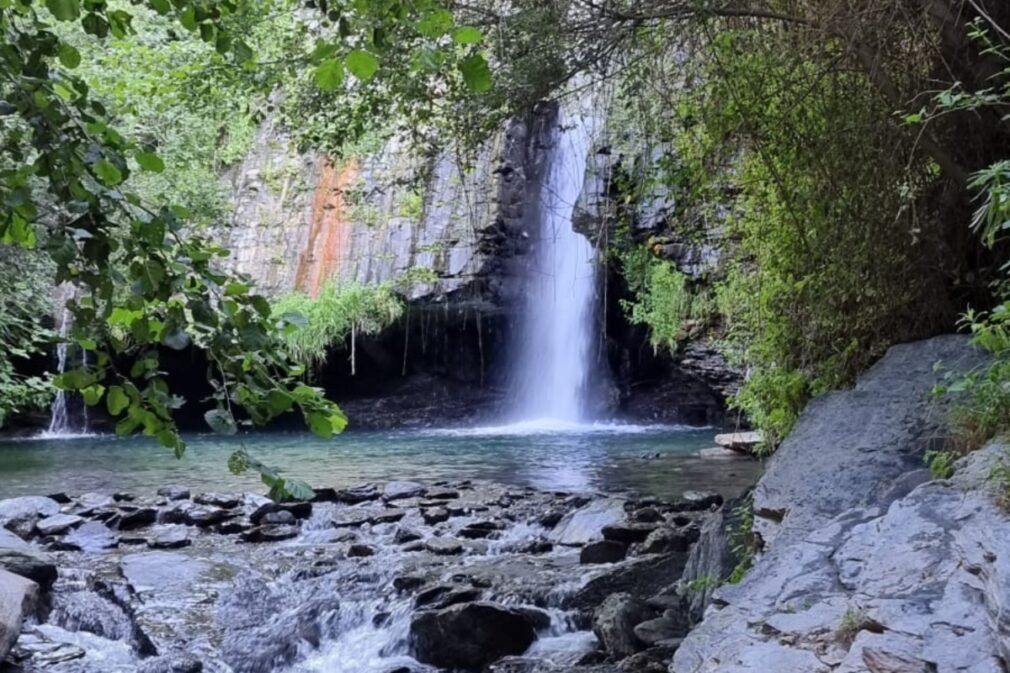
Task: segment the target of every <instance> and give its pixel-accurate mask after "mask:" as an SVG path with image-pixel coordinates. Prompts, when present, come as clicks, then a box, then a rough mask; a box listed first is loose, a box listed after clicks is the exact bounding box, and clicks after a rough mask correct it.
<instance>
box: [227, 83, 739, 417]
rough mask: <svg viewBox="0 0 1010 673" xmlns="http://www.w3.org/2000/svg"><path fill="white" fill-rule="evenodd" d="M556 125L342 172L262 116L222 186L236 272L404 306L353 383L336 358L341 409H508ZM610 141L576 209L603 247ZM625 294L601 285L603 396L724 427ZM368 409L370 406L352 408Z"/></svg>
mask: <svg viewBox="0 0 1010 673" xmlns="http://www.w3.org/2000/svg"><path fill="white" fill-rule="evenodd" d="M583 105H584V106H585V105H589V106H590V107H592V106H594V105H596V103H595V102H593V101H589V102H588V103H583ZM594 109H595V108H594ZM589 112H590V113H592V110H590V111H589ZM557 114H558V110H557V107H556V106H555V105H550V104H545V105H542V106H539V107H538V108H537V109H535V110H532V111H531V112H530V114H529V115H527V117H526V118H524V119H516V120H513V121H511V122H510V123H509V124H507V125H506V126H505V127H504V128H502V129H501V130H500V131H499V132H498V133H497V134H495V136H494V137H492V138H490V139H489V140H488V142H487V143H486V144H485V145H484V146H483V147H482V148H481V149H480V150H479V152H477V153H476V155H475V156H472V157H470V159H471V160H470V161H469V162H464V161H462V160H461V158H460V157H458V156H457V154H456V153H455V152H454V151H453V150H451V149H450V150H446V151H444V152H442V153H441V154H439V155H438V156H434V157H425V156H418V155H417V154H416V153H414V152H412V151H411V148H410V147H408V146H407V144H406V143H404V142H402V141H400V140H398V139H396V138H393V139H392V140H390V141H388V142H387V143H386V144H385V146H384V147H382V149H381V150H380V151H378V152H376V153H375V154H374V155H372V156H364V157H358V158H351V159H347V160H343V161H340V162H335V161H332V160H330V159H329V158H327V157H325V156H321V155H313V154H305V153H299V152H298V151H297V149H296V148H295V147H294V144H293V142H292V139H291V138H290V136H289V134H287V133H286V132H285V130H284V129H283V128H281V127H280V126H279V125H278V124H277V123H275V122H274V121H272V120H267V121H266V122H265V123H264V125H263V127H262V128H261V130H260V132H259V136H258V139H257V142H256V144H255V147H254V149H253V150H252V151H251V152H250V154H249V156H248V157H246V159H245V160H244V161H243V162H241V164H240V165H238V166H237V167H235V168H234V169H233V170H231V171H230V172H229V174H228V175H227V176H226V178H227V179H228V180H229V181H230V183H231V186H232V190H233V194H234V205H235V208H234V217H233V220H232V222H231V224H230V225H229V226H223V227H221V228H220V229H219V231H218V232H217V237H218V239H219V240H220V242H221V243H222V244H223V245H224V246H225V247H227V248H229V249H230V250H231V251H232V255H231V257H230V258H229V260H228V264H229V265H230V270H232V271H238V272H241V273H244V274H247V275H248V276H250V277H252V278H253V279H254V280H255V281H256V283H257V285H258V286H259V288H260V290H261V291H263V292H265V293H267V294H268V295H273V296H278V295H283V294H285V293H288V292H292V291H301V292H307V293H309V294H315V293H317V292H318V291H319V288H320V287H321V286H322V285H323V284H324V283H325V282H327V281H328V280H330V279H333V280H335V281H337V282H341V283H347V282H356V283H360V284H372V283H391V284H393V285H394V287H395V288H396V290H397V291H398V292H399V293H400V294H402V295H403V296H404V298H405V299H407V300H408V307H407V311H406V313H405V315H404V317H403V318H402V319H401V320H400V321H399V323H397V324H396V325H394V326H393V327H391V328H390V329H388V330H387V331H386V332H385V333H383V334H381V335H379V336H378V337H374V338H367V339H359V340H358V341H357V343H356V348H355V351H356V355H355V357H356V366H355V368H354V369H355V370H356V375H354V376H352V375H351V372H350V367H349V366H348V365H347V357H346V355H347V354H346V350H347V349H341V348H336V349H335V350H334V353H333V357H331V358H330V363H329V364H328V365H327V367H326V369H325V371H324V372H322V374H321V376H320V381H321V382H322V383H323V384H324V385H325V386H326V387H327V388H328V389H329V390H330V391H331V392H332V393H333V394H334V395H335V396H336V398H337V399H339V400H341V401H343V402H345V403H347V402H348V401H349V400H350V406H351V407H352V408H351V409H349V411H351V412H352V416H354V417H356V418H357V419H358V420H359V422H362V423H364V424H366V425H384V424H391V423H394V422H395V423H402V422H403V421H404V418H405V416H406V420H407V421H410V420H419V421H420V420H422V419H423V420H425V421H427V420H431V419H434V422H445V421H450V422H451V421H464V420H471V419H473V418H475V417H477V416H490V415H492V414H493V411H494V409H495V408H496V407H497V406H499V405H500V403H501V401H502V396H503V393H504V390H505V389H506V380H505V379H506V376H507V371H508V367H509V357H510V354H511V353H512V352H513V351H514V348H513V346H512V345H511V344H512V342H514V341H515V340H516V338H517V334H518V331H517V323H518V312H519V311H520V310H521V308H522V307H523V305H524V301H523V299H524V297H523V294H524V286H525V282H524V281H525V279H526V277H527V276H528V275H529V274H530V273H531V270H530V260H531V259H532V255H530V254H529V253H530V252H531V251H532V250H533V246H534V245H535V244H536V243H535V241H536V238H537V236H536V234H537V227H538V221H539V219H538V218H539V217H540V216H541V213H540V212H539V209H540V207H541V206H540V203H541V194H540V192H541V190H542V186H541V182H542V178H543V176H544V172H545V170H546V166H547V164H548V161H549V155H550V152H551V149H552V148H551V137H552V133H551V131H552V128H553V125H555V124H557ZM601 128H602V126H601ZM605 144H606V143H605V138H600V139H598V142H597V143H596V146H595V147H594V149H593V151H592V152H593V155H592V156H591V157H590V158H589V161H588V162H587V171H586V176H585V183H584V187H583V192H582V195H581V196H580V199H579V204H578V205H577V208H576V220H577V223H578V224H580V229H581V230H582V231H585V232H587V233H591V234H595V235H592V236H591V238H594V240H598V235H599V232H601V231H603V230H605V229H606V228H607V227H608V226H610V225H611V224H612V219H613V218H612V214H613V212H615V209H616V207H617V206H616V205H615V204H616V199H615V194H614V193H613V188H612V186H613V179H612V178H613V174H614V171H615V170H617V169H615V165H616V163H617V162H618V158H616V157H611V156H610V155H609V153H608V151H607V149H606V147H605ZM660 196H661V195H660ZM657 198H659V197H657ZM655 201H656V200H655V199H649V202H648V203H643V204H642V206H641V208H642V211H643V219H648V220H649V222H651V223H652V224H649V225H644V226H647V227H649V226H651V227H657V226H659V225H657V224H655V223H656V222H659V221H661V220H662V217H661V216H660V215H656V214H652V215H649V214H648V213H651V212H652V211H653V210H656V208H657V207H658V206H656V205H655V203H654V202H655ZM590 229H592V231H591V232H590V231H589V230H590ZM620 284H621V281H620V278H619V277H615V274H613V273H611V274H609V277H608V280H607V282H606V286H607V287H606V288H605V289H604V288H601V300H604V301H603V305H604V306H605V312H606V320H605V325H606V330H602V331H601V335H600V338H601V339H602V341H601V345H605V348H601V349H598V351H599V352H600V353H604V354H605V357H604V358H603V359H604V362H601V363H600V364H601V365H602V366H603V367H606V368H609V369H610V371H611V372H613V374H614V376H613V377H601V379H606V378H613V380H614V381H615V383H616V384H617V388H616V389H615V390H609V391H601V395H600V396H599V397H600V398H601V399H606V400H609V401H610V402H608V403H609V404H611V411H617V407H621V408H623V409H624V410H626V411H627V412H628V415H629V416H631V417H634V418H640V419H648V420H650V421H656V422H661V421H677V422H684V421H686V422H700V423H712V422H720V421H721V420H722V415H723V412H724V410H725V406H724V402H723V397H722V391H721V389H720V388H719V387H718V386H714V385H713V384H712V382H709V381H707V380H706V379H705V378H704V377H703V376H702V377H699V376H697V375H695V374H694V373H691V372H688V373H687V374H685V373H684V372H683V371H681V366H682V364H683V363H679V361H678V360H676V359H671V358H668V357H657V356H655V355H649V354H647V353H648V351H650V350H651V349H649V347H648V346H647V344H646V341H647V334H646V333H645V331H644V330H643V329H641V328H639V327H635V326H630V325H628V324H627V321H626V320H625V318H624V315H623V310H622V309H621V307H620V306H619V304H618V302H617V298H618V297H619V296H620V292H619V290H618V289H616V288H619V286H620ZM720 385H721V382H720ZM358 399H363V400H369V403H368V404H367V405H363V406H362V408H361V409H354V408H353V407H354V400H358ZM380 399H381V400H384V402H383V403H382V404H376V402H375V401H376V400H380ZM454 400H455V401H454ZM463 401H465V403H464V402H463ZM407 407H410V408H411V409H414V411H413V412H412V411H406V412H405V411H404V409H405V408H407ZM392 409H395V410H396V413H390V411H391V410H392ZM355 411H356V412H357V413H356V414H355V413H354V412H355ZM415 412H416V413H415Z"/></svg>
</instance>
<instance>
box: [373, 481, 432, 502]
mask: <svg viewBox="0 0 1010 673" xmlns="http://www.w3.org/2000/svg"><path fill="white" fill-rule="evenodd" d="M427 492H428V489H426V488H425V487H424V485H423V484H419V483H417V482H416V481H391V482H389V483H388V484H386V485H385V487H384V488H383V489H382V499H383V500H385V501H387V502H389V501H392V500H404V499H406V498H420V497H421V496H423V495H424V494H425V493H427Z"/></svg>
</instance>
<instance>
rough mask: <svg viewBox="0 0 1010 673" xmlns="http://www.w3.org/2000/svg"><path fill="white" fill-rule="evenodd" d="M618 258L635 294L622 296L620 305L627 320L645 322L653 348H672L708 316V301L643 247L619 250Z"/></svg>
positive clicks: (629, 285) (675, 271)
mask: <svg viewBox="0 0 1010 673" xmlns="http://www.w3.org/2000/svg"><path fill="white" fill-rule="evenodd" d="M619 259H620V262H621V267H622V270H623V276H624V279H625V282H627V284H628V288H629V290H630V291H631V292H632V293H633V294H634V296H635V299H634V300H632V301H624V300H622V302H621V305H622V308H623V309H624V310H625V312H626V313H627V315H628V317H629V319H630V320H631V322H633V323H635V324H638V325H646V326H648V328H649V333H650V341H651V343H652V346H653V348H656V349H659V348H660V347H664V348H668V349H670V350H671V351H675V350H676V349H677V346H678V344H679V343H680V342H681V341H682V340H683V339H685V338H686V337H688V336H690V335H691V334H692V333H694V332H696V331H698V330H699V329H700V327H702V326H703V325H704V324H705V322H706V321H707V320H708V319H709V317H710V315H711V310H712V307H711V304H710V302H708V301H706V298H705V297H704V296H700V295H698V294H696V293H695V292H693V291H692V290H691V288H690V287H689V285H688V279H687V277H686V276H685V275H684V274H682V273H680V272H679V271H677V269H676V268H675V267H674V266H673V265H672V264H670V263H669V262H667V261H665V260H662V259H660V258H658V257H655V256H654V255H652V254H651V253H650V252H649V251H648V250H646V249H645V248H635V249H633V250H631V251H628V252H624V253H621V254H620V256H619Z"/></svg>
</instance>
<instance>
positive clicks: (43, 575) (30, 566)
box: [0, 549, 58, 592]
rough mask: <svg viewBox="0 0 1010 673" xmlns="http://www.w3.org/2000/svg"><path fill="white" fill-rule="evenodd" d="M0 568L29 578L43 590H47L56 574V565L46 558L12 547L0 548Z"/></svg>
mask: <svg viewBox="0 0 1010 673" xmlns="http://www.w3.org/2000/svg"><path fill="white" fill-rule="evenodd" d="M0 570H6V571H7V572H9V573H13V574H15V575H19V576H21V577H24V578H25V579H28V580H31V581H32V582H34V583H35V584H37V585H38V586H39V588H40V589H41V590H42V591H43V592H47V591H49V589H50V588H51V587H52V586H53V583H54V582H56V577H57V575H58V572H57V570H56V566H55V565H54V564H53V563H52V562H50V561H49V560H48V559H47V558H42V557H40V556H36V555H35V554H33V553H28V552H24V551H15V550H13V549H0Z"/></svg>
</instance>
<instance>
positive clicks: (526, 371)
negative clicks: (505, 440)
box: [512, 110, 596, 425]
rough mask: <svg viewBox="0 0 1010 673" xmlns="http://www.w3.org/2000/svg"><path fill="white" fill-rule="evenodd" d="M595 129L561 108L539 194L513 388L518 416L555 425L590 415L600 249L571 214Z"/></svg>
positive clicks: (583, 119)
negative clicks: (580, 230) (574, 224)
mask: <svg viewBox="0 0 1010 673" xmlns="http://www.w3.org/2000/svg"><path fill="white" fill-rule="evenodd" d="M590 131H591V129H590V125H589V124H588V123H587V120H586V118H585V117H584V116H582V115H577V114H571V113H568V112H566V111H565V110H562V111H560V112H559V114H558V123H557V125H556V127H555V129H554V132H553V138H552V141H553V142H552V143H551V145H552V151H551V154H550V158H549V161H548V168H547V174H546V176H545V178H544V182H543V188H542V191H541V197H540V209H539V211H540V217H539V223H538V224H539V231H538V233H537V239H536V240H535V241H534V245H535V250H534V255H533V265H532V273H531V277H530V278H529V280H528V284H527V287H526V292H527V294H526V313H525V321H526V322H525V325H524V330H523V334H522V342H521V347H520V351H519V359H518V362H517V364H516V368H515V378H514V380H513V386H512V387H513V399H514V400H515V414H514V415H515V418H516V420H519V421H525V422H531V421H539V422H542V423H544V424H555V425H556V424H559V422H560V423H565V424H570V423H578V422H579V421H582V420H585V415H586V411H587V409H586V408H587V404H586V397H587V393H588V390H587V388H588V383H589V368H590V354H591V347H592V321H593V309H594V305H595V299H596V270H595V264H594V260H595V252H594V250H593V246H592V244H591V243H590V242H589V240H588V239H586V237H585V236H582V235H581V234H579V233H578V232H576V231H575V230H574V229H573V228H572V213H573V211H574V208H575V203H576V201H577V200H578V198H579V194H580V193H581V191H582V185H583V182H584V179H585V173H586V159H587V156H588V154H589V150H590V145H591V132H590Z"/></svg>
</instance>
